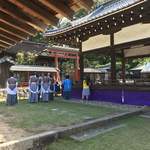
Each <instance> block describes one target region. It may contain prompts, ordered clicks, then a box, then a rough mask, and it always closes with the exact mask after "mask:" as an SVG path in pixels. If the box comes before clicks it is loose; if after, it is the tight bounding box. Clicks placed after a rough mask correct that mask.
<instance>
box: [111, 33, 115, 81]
mask: <svg viewBox="0 0 150 150" xmlns="http://www.w3.org/2000/svg"><path fill="white" fill-rule="evenodd" d="M110 46H111V82H112V83H113V82H115V81H116V55H115V50H114V33H111V34H110Z"/></svg>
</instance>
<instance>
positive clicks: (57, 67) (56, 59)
mask: <svg viewBox="0 0 150 150" xmlns="http://www.w3.org/2000/svg"><path fill="white" fill-rule="evenodd" d="M55 67H56V70H57V73H56V81H58V82H59V81H60V72H59V65H58V57H57V56H55Z"/></svg>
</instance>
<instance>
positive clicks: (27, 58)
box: [16, 52, 37, 65]
mask: <svg viewBox="0 0 150 150" xmlns="http://www.w3.org/2000/svg"><path fill="white" fill-rule="evenodd" d="M36 58H37V54H35V53H31V52H27V53H25V52H18V53H17V55H16V63H17V64H18V65H26V64H28V65H33V64H34V63H35V60H36Z"/></svg>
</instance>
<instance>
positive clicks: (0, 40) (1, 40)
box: [0, 39, 13, 46]
mask: <svg viewBox="0 0 150 150" xmlns="http://www.w3.org/2000/svg"><path fill="white" fill-rule="evenodd" d="M0 42H3V43H5V44H7V45H9V46H13V44H11V43H9V42H7V41H5V40H3V39H0Z"/></svg>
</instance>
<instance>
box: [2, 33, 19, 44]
mask: <svg viewBox="0 0 150 150" xmlns="http://www.w3.org/2000/svg"><path fill="white" fill-rule="evenodd" d="M1 32H2V31H0V36H1V37H3V38H7V39H9V40H12V41H14V42H19V41H20V39H19V38H17V37H15V36H12V35H11V34H8V33H7V32H6V33H4V32H3V33H1Z"/></svg>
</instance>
